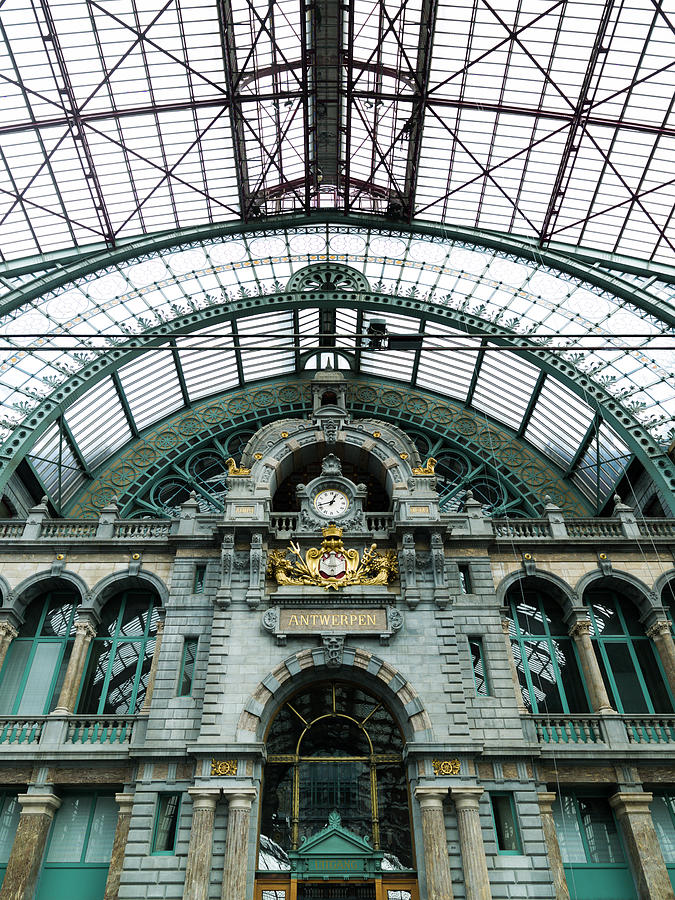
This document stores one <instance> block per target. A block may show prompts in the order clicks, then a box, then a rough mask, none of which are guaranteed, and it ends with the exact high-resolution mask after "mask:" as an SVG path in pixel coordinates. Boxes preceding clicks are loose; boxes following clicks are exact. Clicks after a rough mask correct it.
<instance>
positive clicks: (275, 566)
mask: <svg viewBox="0 0 675 900" xmlns="http://www.w3.org/2000/svg"><path fill="white" fill-rule="evenodd" d="M322 531H323V541H322V543H321V546H320V547H310V548H309V550H307V551H306V552H305V554H304V555H303V553H302V551H301V549H300V547H299V546H298V545H297V544H294V543H293V541H291V544H290V547H289V550H290V552H291V553H292V554H293V556H294V557H295V558H294V559H289V558H288V557H287V555H286V554H287V553H288V552H289V550H273V551H272V552H271V553H270V555H269V561H268V563H267V574H268V575H269V576H270V578H274V580H275V581H276V582H277V584H313V585H320V586H321V587H323V588H325V589H326V590H330V589H331V588H333V589H335V590H337V589H338V588H340V587H345V586H346V585H348V584H388V583H389V582H390V581H393V580H394V579H395V578H396V577H397V575H398V560H397V557H396V553H395V552H394V551H393V550H385V551H384V553H380V552H378V550H377V546H376V544H371V546H370V547H369V548H368V549H366V550H364V551H363V555H361V554H360V553H359V551H358V550H347V549H346V548H345V546H344V544H343V543H342V529H341V528H338V527H337V526H336V525H329V526H328V527H327V528H323V529H322Z"/></svg>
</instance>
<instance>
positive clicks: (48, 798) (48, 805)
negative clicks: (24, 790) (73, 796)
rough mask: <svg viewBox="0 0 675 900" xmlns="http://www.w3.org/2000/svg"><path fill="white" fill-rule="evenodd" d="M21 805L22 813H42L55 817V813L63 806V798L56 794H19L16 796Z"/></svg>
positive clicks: (51, 817)
mask: <svg viewBox="0 0 675 900" xmlns="http://www.w3.org/2000/svg"><path fill="white" fill-rule="evenodd" d="M16 799H17V800H18V801H19V805H20V807H21V815H24V814H26V813H27V814H28V815H35V816H38V815H42V816H49V818H50V819H53V818H54V813H55V812H56V810H57V809H58V808H59V806H61V798H60V797H57V796H56V794H19V796H18V797H17V798H16Z"/></svg>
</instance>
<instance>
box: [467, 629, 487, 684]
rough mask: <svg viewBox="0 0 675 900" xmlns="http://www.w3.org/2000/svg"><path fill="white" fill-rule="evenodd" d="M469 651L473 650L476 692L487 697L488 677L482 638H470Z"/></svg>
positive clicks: (472, 661) (472, 660)
mask: <svg viewBox="0 0 675 900" xmlns="http://www.w3.org/2000/svg"><path fill="white" fill-rule="evenodd" d="M469 651H470V652H471V663H472V666H473V678H474V684H475V685H476V693H477V694H478V695H479V696H481V697H487V695H488V689H487V679H486V677H485V666H484V665H483V648H482V642H481V641H480V639H478V638H469Z"/></svg>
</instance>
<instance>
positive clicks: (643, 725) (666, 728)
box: [522, 714, 675, 753]
mask: <svg viewBox="0 0 675 900" xmlns="http://www.w3.org/2000/svg"><path fill="white" fill-rule="evenodd" d="M522 722H523V731H524V733H525V736H526V737H528V738H529V739H530V740H531V741H532V742H536V743H538V744H539V745H540V746H541V747H542V750H543V749H545V748H546V746H547V745H551V749H552V750H555V752H559V751H560V750H561V749H562V747H563V745H564V749H565V750H568V749H569V750H570V751H575V750H576V748H578V749H579V751H580V752H582V753H587V752H588V749H587V746H588V744H600V745H605V746H606V747H607V748H609V749H619V748H622V749H624V750H625V749H626V748H627V745H631V748H632V749H635V750H638V749H639V746H640V745H642V746H644V748H645V751H646V752H650V751H653V748H654V745H655V744H662V745H673V744H675V716H625V715H623V716H622V715H616V714H615V715H604V716H588V715H567V716H565V715H558V716H550V715H529V714H526V715H524V716H523V717H522ZM631 752H632V751H631ZM668 752H669V753H671V752H672V749H671V750H669V751H668Z"/></svg>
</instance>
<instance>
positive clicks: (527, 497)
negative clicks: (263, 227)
mask: <svg viewBox="0 0 675 900" xmlns="http://www.w3.org/2000/svg"><path fill="white" fill-rule="evenodd" d="M387 394H394V395H397V396H396V397H394V398H389V402H388V400H387ZM398 398H400V402H399V399H398ZM419 398H422V400H423V401H424V402H425V404H426V405H427V407H428V410H429V415H428V416H427V417H426V418H425V420H424V422H421V421H419V422H415V423H414V425H411V422H410V414H409V413H408V412H407V411H406V404H407V403H408V402H409V401H414V400H416V399H419ZM347 402H348V408H349V410H350V411H351V413H352V414H353V415H354V417H355V418H356V419H365V418H368V419H372V418H376V419H382V420H385V421H388V422H391V423H393V424H396V425H399V426H400V427H402V428H404V429H405V428H408V429H410V428H411V427H412V428H413V429H414V430H415V431H422V432H423V433H425V434H427V435H429V436H435V437H437V438H438V439H441V440H443V441H444V442H445V443H446V444H448V445H449V446H451V445H453V444H455V445H456V446H457V449H458V450H460V451H462V452H463V453H465V454H466V455H468V456H470V457H473V458H475V459H476V460H480V461H481V462H482V463H483V464H484V465H485V467H486V469H487V470H488V472H489V473H491V474H492V475H493V477H495V478H496V479H497V480H499V481H502V482H506V485H503V486H508V488H510V489H511V491H512V492H514V493H517V494H519V495H520V496H521V497H522V498H523V501H524V503H525V505H526V506H528V507H529V508H530V509H531V510H532V512H533V514H539V513H541V510H542V509H543V505H544V495H545V494H550V495H551V496H552V498H553V499H554V501H555V502H556V503H558V505H560V506H561V507H562V508H563V509H565V510H566V511H567V512H568V513H569V514H572V515H589V514H591V513H592V509H591V506H590V504H589V503H588V501H587V500H586V499H585V498H584V497H583V495H582V494H581V493H580V492H579V491H578V490H577V489H576V488H574V487H573V486H572V485H571V484H570V483H569V482H568V481H566V480H565V479H564V478H563V476H562V473H561V472H560V470H559V469H558V468H557V467H556V466H555V465H554V463H552V462H551V461H550V460H548V459H546V458H545V457H544V456H543V455H542V454H541V453H539V452H538V451H537V450H536V449H535V448H533V447H532V446H531V445H529V444H527V443H526V442H525V441H523V440H522V439H520V438H518V437H517V436H516V435H515V433H514V432H513V431H512V430H511V429H509V428H508V427H507V426H505V425H502V424H498V423H495V422H493V421H491V420H489V418H488V417H487V416H485V415H484V414H483V413H479V412H477V411H475V410H467V409H465V408H464V407H463V406H462V404H461V403H459V402H458V401H452V400H447V399H445V398H440V397H438V396H437V395H434V394H433V393H432V392H431V391H425V390H421V389H413V388H409V387H407V386H406V385H405V384H404V383H403V382H396V381H393V380H392V381H383V380H382V379H371V378H368V377H353V378H349V379H348V400H347ZM310 413H311V381H310V379H309V378H308V377H307V376H305V377H304V378H298V379H297V380H296V381H294V382H291V381H289V380H288V379H287V378H285V379H277V380H272V381H270V380H267V381H260V382H256V383H251V384H248V385H247V387H246V388H245V389H241V388H238V389H232V390H229V391H226V392H224V393H222V394H219V395H218V396H216V397H210V398H207V399H204V400H201V401H199V403H198V404H195V406H194V407H192V408H190V409H184V410H181V411H179V412H177V413H174V414H173V415H172V416H170V417H168V418H167V419H165V420H164V421H163V422H161V423H158V424H156V425H154V426H153V427H152V428H151V429H149V430H148V431H147V432H146V434H145V435H144V436H143V437H142V438H140V439H138V440H136V441H134V442H132V443H130V444H128V445H127V446H126V447H124V448H122V450H120V451H119V452H118V453H117V454H116V456H115V457H114V458H112V459H111V460H109V461H107V462H106V463H105V464H104V465H102V466H101V467H100V468H99V469H98V470H97V472H96V477H95V479H94V481H93V482H92V483H90V484H89V485H87V486H86V487H85V488H84V489H83V490H82V491H80V493H79V495H78V496H77V497H76V498H75V499H74V500H72V501H71V503H70V504H69V507H68V509H67V510H66V512H67V515H68V516H72V517H81V516H85V517H92V516H95V515H97V514H98V511H99V510H100V509H101V508H102V507H103V506H105V505H106V504H107V503H108V502H109V501H110V498H111V497H112V496H113V495H115V496H117V497H118V504H119V506H120V509H121V511H122V513H123V514H127V513H128V512H129V511H130V509H131V507H132V504H133V503H134V502H135V499H136V498H137V497H138V496H140V495H141V494H142V493H144V492H145V491H147V490H148V489H149V488H150V487H151V485H152V484H153V483H156V482H157V481H158V480H159V479H161V478H163V477H165V475H166V474H167V472H168V471H169V469H170V467H171V466H172V465H173V464H174V463H178V464H180V463H181V461H182V460H183V459H185V458H186V457H187V456H189V455H191V454H193V453H195V452H196V451H197V450H199V449H200V448H201V447H204V446H205V445H206V444H207V443H208V442H209V441H211V440H212V439H213V438H219V439H222V440H227V439H228V437H229V436H230V435H231V434H233V433H234V432H236V430H237V429H246V430H250V429H255V430H257V428H259V427H262V426H263V425H265V424H267V423H268V422H271V421H275V420H279V419H284V418H287V419H298V418H305V417H306V416H308V415H309V414H310Z"/></svg>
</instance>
